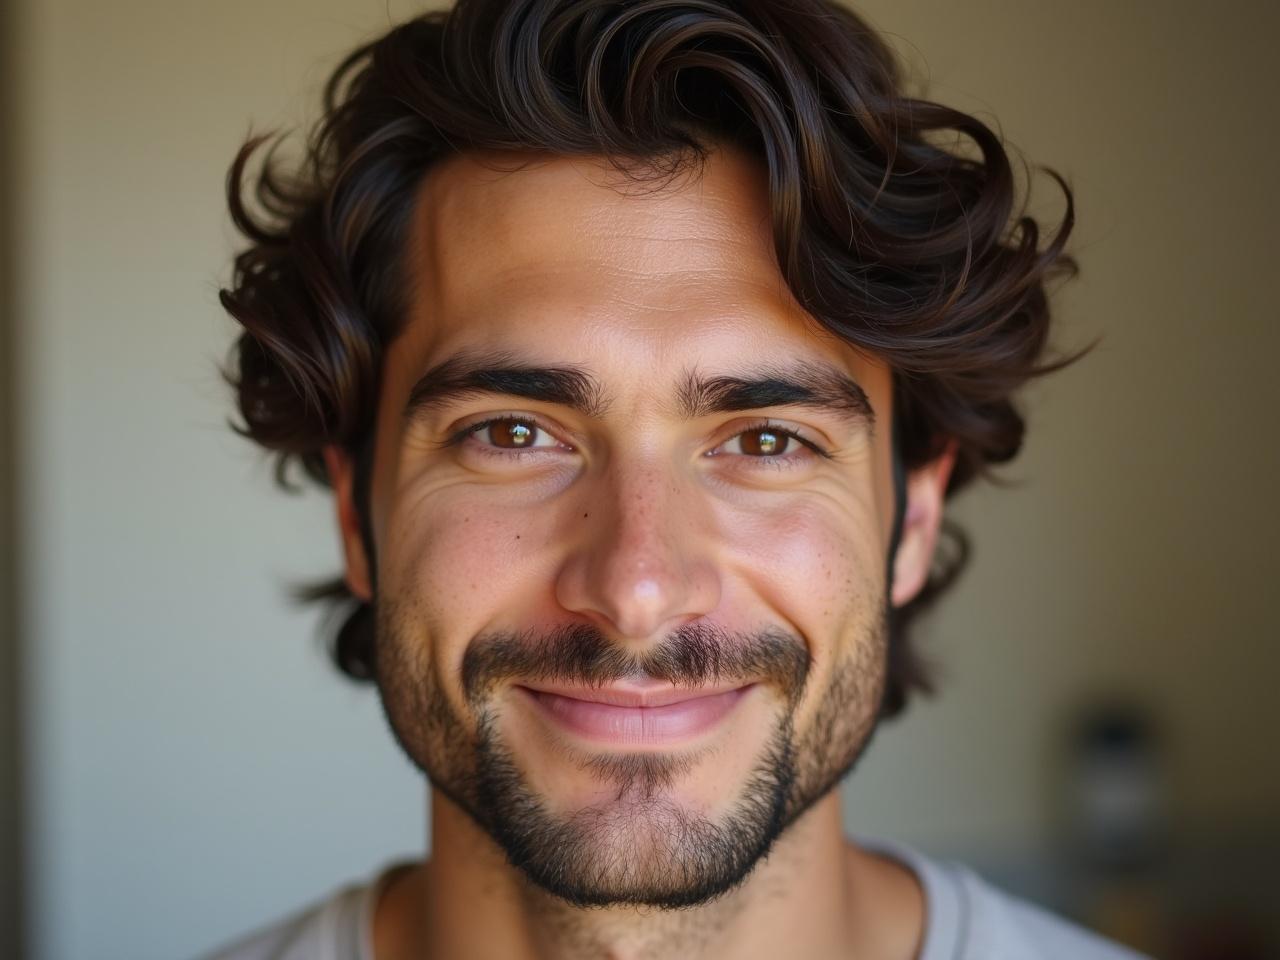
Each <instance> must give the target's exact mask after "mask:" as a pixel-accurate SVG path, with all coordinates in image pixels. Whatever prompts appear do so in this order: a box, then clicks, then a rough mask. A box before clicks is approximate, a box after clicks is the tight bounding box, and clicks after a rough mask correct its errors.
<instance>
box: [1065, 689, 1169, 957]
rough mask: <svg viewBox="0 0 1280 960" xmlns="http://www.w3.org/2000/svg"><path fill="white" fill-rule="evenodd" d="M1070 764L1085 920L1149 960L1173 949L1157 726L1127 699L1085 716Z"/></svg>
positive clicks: (1071, 838)
mask: <svg viewBox="0 0 1280 960" xmlns="http://www.w3.org/2000/svg"><path fill="white" fill-rule="evenodd" d="M1073 727H1074V730H1073V734H1072V738H1071V742H1070V745H1069V754H1068V758H1067V762H1068V771H1067V785H1066V786H1067V790H1066V791H1065V796H1066V798H1067V804H1068V809H1067V839H1068V846H1067V857H1068V862H1069V867H1070V869H1071V875H1072V876H1073V877H1074V878H1075V881H1076V882H1075V885H1076V887H1077V890H1076V894H1075V897H1076V900H1077V902H1078V903H1079V914H1080V918H1081V919H1082V920H1083V921H1084V922H1085V923H1087V924H1088V925H1089V926H1090V927H1093V928H1094V929H1095V930H1098V931H1099V932H1101V933H1103V934H1104V935H1106V936H1110V937H1113V938H1114V939H1116V940H1119V941H1120V942H1122V943H1127V944H1129V945H1130V946H1132V947H1135V948H1136V949H1138V950H1141V951H1142V952H1144V953H1148V954H1151V955H1153V956H1165V955H1167V950H1168V946H1169V944H1168V943H1167V942H1166V938H1164V937H1162V936H1161V931H1163V930H1167V929H1168V925H1167V923H1166V922H1165V919H1164V914H1165V908H1164V906H1163V900H1164V898H1163V897H1162V895H1161V891H1160V884H1159V878H1160V877H1161V876H1163V875H1164V871H1165V867H1166V866H1167V863H1168V848H1167V831H1166V826H1165V802H1164V797H1165V792H1166V789H1167V788H1166V785H1165V782H1164V779H1163V777H1162V776H1161V763H1160V756H1159V747H1158V742H1157V735H1156V721H1155V718H1154V717H1152V716H1150V715H1149V714H1148V713H1147V712H1146V711H1145V710H1144V709H1143V708H1142V707H1141V706H1140V705H1139V704H1137V703H1136V702H1133V701H1131V700H1127V699H1124V698H1116V699H1114V700H1110V701H1099V702H1097V703H1094V704H1091V705H1089V706H1087V707H1085V708H1084V709H1083V710H1081V712H1080V715H1079V716H1078V717H1077V718H1076V720H1075V722H1074V724H1073Z"/></svg>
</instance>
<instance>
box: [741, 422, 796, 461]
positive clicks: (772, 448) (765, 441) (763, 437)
mask: <svg viewBox="0 0 1280 960" xmlns="http://www.w3.org/2000/svg"><path fill="white" fill-rule="evenodd" d="M802 442H803V441H802V438H801V437H800V435H799V434H798V433H795V432H793V431H791V430H784V429H782V428H781V427H753V428H752V429H750V430H743V431H742V432H741V433H739V434H735V435H734V436H733V437H731V438H730V439H729V440H728V441H726V443H725V446H726V447H728V448H730V451H731V452H734V453H738V454H742V455H744V456H750V457H776V456H779V455H781V454H784V453H786V452H787V451H788V450H790V449H793V448H794V447H796V446H798V445H800V444H801V443H802ZM734 445H736V446H737V448H738V449H737V450H733V449H732V448H733V447H734Z"/></svg>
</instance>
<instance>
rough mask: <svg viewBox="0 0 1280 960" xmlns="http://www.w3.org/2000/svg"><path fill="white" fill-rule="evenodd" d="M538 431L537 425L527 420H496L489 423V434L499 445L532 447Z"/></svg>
mask: <svg viewBox="0 0 1280 960" xmlns="http://www.w3.org/2000/svg"><path fill="white" fill-rule="evenodd" d="M537 431H538V428H537V427H536V426H534V425H533V424H531V423H529V422H528V421H525V420H495V421H494V422H493V423H491V424H489V435H490V436H491V437H492V438H493V444H494V446H497V447H506V448H519V447H531V446H533V438H534V436H536V434H537Z"/></svg>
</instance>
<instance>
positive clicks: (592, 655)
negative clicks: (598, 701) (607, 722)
mask: <svg viewBox="0 0 1280 960" xmlns="http://www.w3.org/2000/svg"><path fill="white" fill-rule="evenodd" d="M810 662H811V657H810V656H809V649H808V647H807V646H806V645H805V644H804V642H803V641H802V640H801V639H800V638H799V637H796V636H795V635H794V634H791V633H789V632H787V631H785V630H778V629H774V628H766V629H763V630H760V631H755V632H750V633H736V632H732V631H728V630H724V629H722V628H719V627H716V626H714V625H711V624H686V625H685V626H683V627H680V628H679V629H677V630H676V631H675V632H674V633H672V634H671V635H670V636H669V637H667V638H665V639H664V640H662V641H661V642H660V643H658V644H656V645H654V646H652V647H651V648H649V649H647V650H645V651H643V652H641V653H637V652H633V651H630V650H627V649H626V648H624V647H622V646H620V645H619V644H617V643H615V642H613V641H611V640H610V639H609V638H608V637H606V636H605V635H604V633H603V632H602V631H600V630H599V629H597V628H596V627H594V626H592V625H590V624H571V625H566V626H564V627H562V628H559V629H555V630H552V631H550V632H545V633H537V634H535V633H534V632H533V631H514V632H495V633H489V634H483V635H480V636H479V637H477V638H476V640H475V641H474V642H473V643H472V644H471V645H470V647H468V648H467V651H466V653H465V654H464V655H463V659H462V689H463V692H464V694H465V695H466V697H467V699H468V701H469V702H471V703H472V704H473V705H478V704H480V703H481V702H483V700H484V699H485V697H486V695H487V694H488V693H489V692H490V691H491V690H492V689H493V688H494V687H495V686H497V685H499V684H501V683H503V682H506V681H512V680H529V681H543V682H546V681H552V682H556V683H567V684H575V685H580V686H585V687H601V686H604V685H605V684H608V683H612V682H614V681H617V680H622V679H625V678H627V677H649V678H651V679H654V680H665V681H666V682H668V683H670V684H672V685H674V686H684V687H700V686H704V685H707V684H710V683H725V682H735V681H741V682H742V683H743V684H746V683H752V682H762V683H768V684H771V685H773V686H774V687H776V688H777V689H778V690H779V692H780V693H781V694H782V696H783V698H784V699H785V700H786V701H787V703H788V705H794V703H795V702H796V701H797V700H799V698H800V693H801V691H802V690H803V688H804V683H805V680H806V678H807V677H808V675H809V666H810Z"/></svg>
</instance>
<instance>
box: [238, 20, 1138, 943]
mask: <svg viewBox="0 0 1280 960" xmlns="http://www.w3.org/2000/svg"><path fill="white" fill-rule="evenodd" d="M325 107H326V110H325V118H324V121H323V124H322V126H321V128H320V130H319V131H318V134H317V136H316V137H315V138H313V140H312V142H311V154H310V157H309V160H308V162H307V164H305V165H304V167H303V168H302V170H301V171H298V172H296V173H295V174H292V175H283V174H281V173H280V172H279V171H278V170H277V169H276V167H275V164H274V163H273V161H271V160H270V158H269V159H268V162H267V166H266V168H265V170H264V171H263V173H262V174H261V175H260V176H259V178H258V181H257V187H256V196H257V198H258V200H259V202H260V206H261V208H262V209H261V211H257V212H255V211H251V210H250V209H249V208H248V206H247V202H246V191H245V189H244V187H243V186H242V182H243V181H244V179H245V174H246V165H247V162H248V159H249V157H250V155H251V154H252V152H253V151H254V149H255V148H256V147H257V146H258V143H259V141H256V140H255V141H251V142H250V143H248V144H246V145H245V147H244V148H243V149H242V150H241V152H240V155H239V156H238V157H237V160H236V162H235V164H234V165H233V168H232V171H231V175H230V179H229V189H230V200H231V209H232V214H233V217H234V219H235V221H236V223H237V225H238V226H239V227H240V228H241V229H242V230H243V231H244V232H245V234H246V236H247V237H248V238H249V239H250V240H251V241H252V246H251V247H250V248H249V249H247V250H246V251H244V252H243V253H242V254H241V255H240V256H239V257H238V258H237V261H236V271H235V275H234V278H233V281H232V284H231V286H230V288H229V289H227V290H225V291H223V302H224V304H225V305H226V307H227V309H228V310H229V311H230V312H231V313H232V315H233V316H235V317H236V319H237V320H239V321H240V322H241V323H242V324H243V325H244V327H245V332H244V334H243V335H242V337H241V339H240V341H239V344H238V350H237V356H236V369H235V370H234V372H233V373H232V375H231V379H232V381H233V383H234V384H235V386H236V388H237V391H238V401H239V407H240V411H241V414H242V415H243V417H244V421H245V427H244V429H245V432H246V433H247V434H248V435H249V436H250V437H252V438H253V439H255V440H256V441H258V442H259V443H261V444H263V445H264V446H266V447H267V448H269V449H271V450H274V451H278V452H279V453H280V454H281V461H280V463H281V469H282V471H283V468H284V467H285V466H286V465H287V464H288V462H289V461H290V460H297V461H298V462H300V463H301V465H302V466H303V467H304V468H305V469H306V470H307V471H308V473H309V474H310V475H311V476H312V477H313V478H315V479H317V480H319V481H321V482H324V483H326V484H328V485H330V486H331V487H332V489H333V491H334V495H335V502H336V507H337V518H338V525H339V528H340V531H341V536H342V543H343V547H344V552H345V571H344V576H343V578H342V580H341V581H340V582H339V583H336V584H333V585H329V586H327V587H324V588H322V589H319V590H317V591H315V593H314V596H317V597H321V596H327V597H329V598H331V599H335V600H337V601H339V602H340V603H345V604H346V605H347V616H346V619H345V622H344V623H343V626H342V628H341V630H340V632H339V635H338V638H337V644H336V647H335V653H336V657H337V660H338V663H339V665H340V666H341V667H342V668H343V669H344V670H345V671H346V672H347V673H349V674H352V675H354V676H359V677H368V678H371V679H372V680H374V681H375V682H376V684H377V687H378V690H379V692H380V695H381V698H382V703H383V705H384V707H385V711H386V715H387V719H388V721H389V724H390V726H391V729H392V731H393V732H394V734H395V736H396V738H397V739H398V741H399V743H400V744H401V746H402V747H403V749H404V751H405V753H406V754H407V755H408V757H409V758H410V760H411V761H412V762H413V763H414V764H416V765H417V766H418V767H419V768H420V769H421V770H422V771H423V772H424V774H426V775H427V776H428V777H429V779H430V783H431V852H430V858H429V859H428V860H426V861H424V862H422V863H413V864H402V865H398V866H397V867H395V868H393V869H391V870H388V871H385V872H384V873H382V874H381V875H379V876H378V877H376V878H374V879H372V880H371V881H370V882H369V883H367V884H362V885H358V886H355V887H351V888H348V889H347V890H344V891H342V892H341V893H339V894H337V895H335V896H334V897H333V898H332V899H330V900H328V901H326V902H325V903H322V904H318V905H317V906H315V907H314V908H313V909H311V910H309V911H307V912H305V913H304V914H302V915H300V916H298V917H293V918H289V919H288V920H286V921H284V922H282V923H280V924H278V925H277V926H275V927H273V928H272V929H270V930H267V931H263V932H260V933H258V934H256V935H253V936H252V937H250V938H249V939H248V940H245V941H242V942H241V943H240V944H239V945H237V946H235V947H232V948H230V949H229V950H228V951H227V952H225V953H223V954H220V956H222V957H229V958H237V960H248V958H254V960H267V958H271V960H284V958H302V957H358V958H362V960H399V958H407V957H415V958H488V957H493V958H522V957H618V958H623V957H625V958H631V957H706V958H713V957H734V958H752V957H777V956H793V957H805V958H810V957H812V958H826V957H831V958H835V957H859V958H885V960H888V958H903V960H905V958H911V957H922V958H925V960H942V958H951V957H967V958H968V957H972V958H978V957H981V958H997V957H1002V958H1003V957H1009V958H1013V957H1017V958H1031V957H1059V958H1067V957H1070V958H1094V957H1097V958H1121V957H1131V956H1134V954H1132V953H1130V952H1128V951H1125V950H1123V949H1122V948H1119V947H1117V946H1114V945H1110V944H1107V943H1105V942H1104V941H1103V940H1101V939H1100V938H1097V937H1096V936H1094V935H1092V934H1089V933H1087V932H1086V931H1084V930H1082V929H1080V928H1078V927H1074V926H1072V925H1070V924H1069V923H1067V922H1066V921H1064V920H1061V919H1058V918H1055V917H1052V916H1051V915H1049V914H1047V913H1045V912H1043V911H1040V910H1038V909H1037V908H1035V907H1032V906H1031V905H1029V904H1026V903H1024V902H1022V901H1019V900H1016V899H1015V898H1013V897H1011V896H1008V895H1006V894H1004V893H1002V892H1000V891H997V890H996V889H994V888H992V887H990V886H989V885H987V884H986V883H985V882H984V881H982V880H981V879H980V878H978V877H977V876H976V875H974V874H973V873H971V872H969V871H967V870H965V869H964V868H963V867H960V866H959V865H955V864H943V863H938V862H935V861H933V860H930V859H928V858H927V857H925V856H923V855H922V854H920V853H918V852H916V851H913V850H910V849H908V848H905V847H901V846H895V845H890V844H884V843H875V842H871V841H859V842H856V843H855V842H851V841H849V840H847V839H846V838H845V837H844V836H843V832H842V827H841V818H840V808H839V802H838V795H837V792H836V790H835V787H836V786H837V785H838V783H839V782H840V780H841V779H842V777H843V776H844V775H845V774H846V773H847V772H849V771H850V770H851V769H852V767H853V766H854V764H855V762H856V760H857V758H858V757H859V756H860V755H861V754H862V752H863V751H864V750H865V748H866V746H867V744H868V743H869V741H870V739H871V736H872V733H873V731H874V729H875V727H876V724H877V722H878V720H879V719H881V718H882V717H889V716H893V715H895V714H897V713H899V712H900V711H901V710H902V708H903V707H904V705H905V703H906V700H907V696H908V694H909V693H910V692H911V691H912V690H913V689H915V688H922V689H927V688H928V676H927V673H926V672H925V670H924V668H923V665H922V663H921V662H920V660H919V659H918V657H917V656H916V655H915V654H914V653H913V651H912V649H911V647H910V645H909V635H908V633H907V627H908V626H909V622H910V618H911V616H912V614H914V613H915V612H916V611H917V610H918V609H920V607H921V605H922V604H923V603H925V602H927V601H928V600H930V599H931V598H932V597H933V596H934V595H935V594H936V593H937V592H938V591H939V590H940V589H942V588H943V587H945V585H946V583H947V581H948V579H949V578H950V576H952V575H953V574H954V572H955V568H956V566H957V564H956V557H955V556H954V555H950V557H949V555H946V554H944V555H942V556H941V557H940V559H939V562H938V564H935V562H934V561H935V544H936V542H937V540H938V538H939V531H940V528H941V522H942V511H943V504H944V500H945V499H946V497H947V496H948V495H949V494H951V493H953V492H955V491H956V490H958V489H960V488H961V487H962V486H964V485H965V484H966V483H967V482H968V481H969V480H970V479H972V478H973V477H974V476H975V475H976V474H977V473H978V472H980V471H981V470H983V469H984V468H985V467H986V466H987V465H989V464H992V463H998V462H1003V461H1005V460H1008V459H1009V458H1010V457H1012V456H1013V454H1014V453H1015V452H1016V450H1017V447H1018V445H1019V442H1020V440H1021V436H1022V426H1023V425H1022V421H1021V419H1020V418H1019V416H1018V415H1017V413H1016V412H1015V410H1014V408H1013V406H1012V403H1011V394H1012V392H1013V391H1014V389H1015V388H1016V387H1017V386H1019V385H1020V384H1021V383H1023V382H1024V381H1025V380H1027V379H1028V378H1029V377H1031V376H1033V375H1035V374H1037V373H1041V372H1044V370H1045V369H1047V365H1046V364H1045V363H1044V361H1043V358H1042V356H1041V353H1042V349H1043V346H1044V343H1045V340H1046V336H1047V332H1048V310H1047V306H1046V301H1045V295H1044V286H1045V282H1046V279H1047V278H1048V277H1049V276H1050V275H1051V274H1052V273H1053V272H1055V271H1061V270H1067V269H1069V268H1070V266H1071V264H1070V261H1069V259H1068V258H1066V257H1065V256H1064V255H1063V254H1062V248H1063V245H1064V243H1065V240H1066V236H1067V233H1068V231H1069V229H1070V224H1071V212H1070V193H1069V191H1068V192H1067V204H1068V205H1067V214H1066V217H1065V219H1064V222H1063V224H1062V225H1061V227H1060V228H1059V229H1058V230H1057V231H1056V233H1055V235H1054V236H1053V238H1052V240H1051V241H1050V242H1048V243H1047V244H1043V245H1042V244H1041V243H1040V242H1039V239H1038V236H1039V235H1038V230H1037V225H1036V224H1035V223H1034V222H1033V221H1031V220H1029V219H1021V220H1018V221H1016V222H1015V223H1014V224H1013V225H1012V228H1011V225H1010V223H1009V220H1010V216H1011V211H1012V210H1013V209H1014V183H1013V179H1012V177H1011V174H1010V167H1009V163H1008V159H1007V157H1006V154H1005V152H1004V150H1003V148H1002V146H1001V144H1000V142H999V141H998V139H997V138H996V137H995V136H994V135H993V134H992V133H991V132H990V131H989V130H988V129H987V128H986V127H985V126H983V125H982V124H980V123H979V122H978V121H976V120H974V119H973V118H971V117H967V116H965V115H963V114H960V113H957V112H954V111H950V110H948V109H946V108H944V107H941V106H938V105H935V104H930V103H925V102H921V101H913V100H909V99H906V98H905V97H904V96H903V95H902V94H901V93H900V92H899V90H898V80H897V75H896V72H895V68H894V64H893V61H892V59H891V57H890V55H889V53H888V51H887V49H886V48H885V46H884V45H883V43H882V41H881V40H879V39H878V38H877V37H876V36H875V35H874V34H873V33H872V32H871V31H870V30H869V29H868V28H867V27H866V25H864V24H863V23H862V22H860V21H859V20H858V19H857V18H856V17H855V16H854V15H853V14H851V13H849V12H847V11H846V10H844V9H843V8H840V7H837V6H833V5H830V4H828V3H826V2H824V0H785V2H784V0H751V2H734V3H729V2H722V0H687V2H672V0H631V2H626V3H618V2H600V0H474V2H471V0H463V2H461V3H460V4H459V5H458V6H457V7H456V8H455V9H454V10H453V11H452V12H450V13H447V14H446V13H433V14H429V15H426V16H423V17H421V18H419V19H417V20H414V21H412V22H410V23H408V24H405V25H403V26H402V27H400V28H397V29H395V30H393V31H391V32H390V33H389V34H388V35H386V36H385V37H382V38H380V39H379V40H377V41H376V42H374V43H371V44H369V45H368V46H366V47H364V48H362V49H360V50H358V51H356V52H355V53H354V54H352V56H351V57H350V58H348V60H347V61H345V62H344V63H343V65H342V66H341V67H340V68H339V69H338V71H337V72H336V74H335V75H334V77H333V79H332V80H331V82H330V84H329V87H328V88H327V92H326V102H325ZM956 131H959V132H961V133H963V134H964V135H965V136H966V137H967V138H968V140H969V142H970V143H971V144H972V145H973V146H975V147H976V150H974V149H968V150H966V149H964V148H960V147H952V148H950V149H947V148H945V147H944V146H943V144H944V143H945V142H946V138H947V135H948V134H950V135H952V137H953V138H954V133H955V132H956ZM1063 186H1064V190H1065V185H1063Z"/></svg>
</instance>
